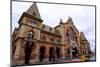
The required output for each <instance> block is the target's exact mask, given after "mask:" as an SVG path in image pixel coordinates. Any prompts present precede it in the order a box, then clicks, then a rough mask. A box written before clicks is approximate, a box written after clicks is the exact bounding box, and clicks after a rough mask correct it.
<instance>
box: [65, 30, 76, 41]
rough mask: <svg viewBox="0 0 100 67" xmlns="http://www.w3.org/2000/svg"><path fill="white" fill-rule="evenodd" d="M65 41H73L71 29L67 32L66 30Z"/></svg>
mask: <svg viewBox="0 0 100 67" xmlns="http://www.w3.org/2000/svg"><path fill="white" fill-rule="evenodd" d="M66 35H67V40H70V41H71V40H74V34H73V29H72V28H69V29H68V30H67V34H66Z"/></svg>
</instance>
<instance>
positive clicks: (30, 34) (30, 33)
mask: <svg viewBox="0 0 100 67" xmlns="http://www.w3.org/2000/svg"><path fill="white" fill-rule="evenodd" d="M28 37H29V38H32V39H33V32H32V31H30V32H29V34H28Z"/></svg>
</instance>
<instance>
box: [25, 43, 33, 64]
mask: <svg viewBox="0 0 100 67" xmlns="http://www.w3.org/2000/svg"><path fill="white" fill-rule="evenodd" d="M33 46H34V43H33V42H29V41H27V42H26V43H25V64H29V60H30V57H31V53H32V48H33Z"/></svg>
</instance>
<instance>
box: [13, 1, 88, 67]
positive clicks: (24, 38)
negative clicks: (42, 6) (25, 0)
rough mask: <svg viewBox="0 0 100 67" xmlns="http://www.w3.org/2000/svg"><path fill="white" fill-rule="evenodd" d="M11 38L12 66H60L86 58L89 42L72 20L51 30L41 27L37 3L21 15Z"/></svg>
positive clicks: (46, 26)
mask: <svg viewBox="0 0 100 67" xmlns="http://www.w3.org/2000/svg"><path fill="white" fill-rule="evenodd" d="M18 23H19V27H18V28H15V30H14V32H13V34H12V64H14V65H20V64H39V63H41V62H43V63H50V62H60V61H61V60H64V59H70V60H71V59H74V58H79V56H80V55H83V54H85V55H88V54H89V49H90V47H89V42H88V41H87V39H86V38H85V36H84V34H83V32H79V31H78V30H77V28H76V27H75V26H74V23H73V20H72V18H71V17H69V18H68V20H67V21H66V22H63V21H62V19H60V21H59V24H58V26H56V27H54V28H52V27H50V26H48V25H45V24H43V20H42V19H41V17H40V14H39V11H38V8H37V5H36V3H33V4H32V6H31V7H30V8H29V9H28V10H27V11H26V12H24V13H23V14H22V16H21V18H20V19H19V21H18Z"/></svg>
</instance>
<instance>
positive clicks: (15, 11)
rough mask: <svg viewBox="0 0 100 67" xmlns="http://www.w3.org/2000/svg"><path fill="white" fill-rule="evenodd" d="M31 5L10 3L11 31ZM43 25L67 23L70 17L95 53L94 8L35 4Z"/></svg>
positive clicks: (53, 25) (27, 3) (52, 25)
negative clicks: (61, 21)
mask: <svg viewBox="0 0 100 67" xmlns="http://www.w3.org/2000/svg"><path fill="white" fill-rule="evenodd" d="M31 5H32V3H29V2H12V31H13V30H14V28H15V27H18V20H19V18H20V17H21V15H22V13H23V12H25V11H27V9H28V8H29V7H30V6H31ZM37 6H38V9H39V12H40V15H41V18H42V20H43V21H44V22H43V23H44V24H46V25H49V26H51V27H55V26H56V25H58V24H59V21H60V19H61V18H62V20H63V21H64V22H66V21H67V19H68V16H70V17H72V19H73V22H74V25H75V26H76V28H77V29H78V30H79V32H84V34H85V37H86V38H87V40H88V41H89V42H90V47H91V50H92V51H95V7H90V6H79V5H61V4H47V3H37Z"/></svg>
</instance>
